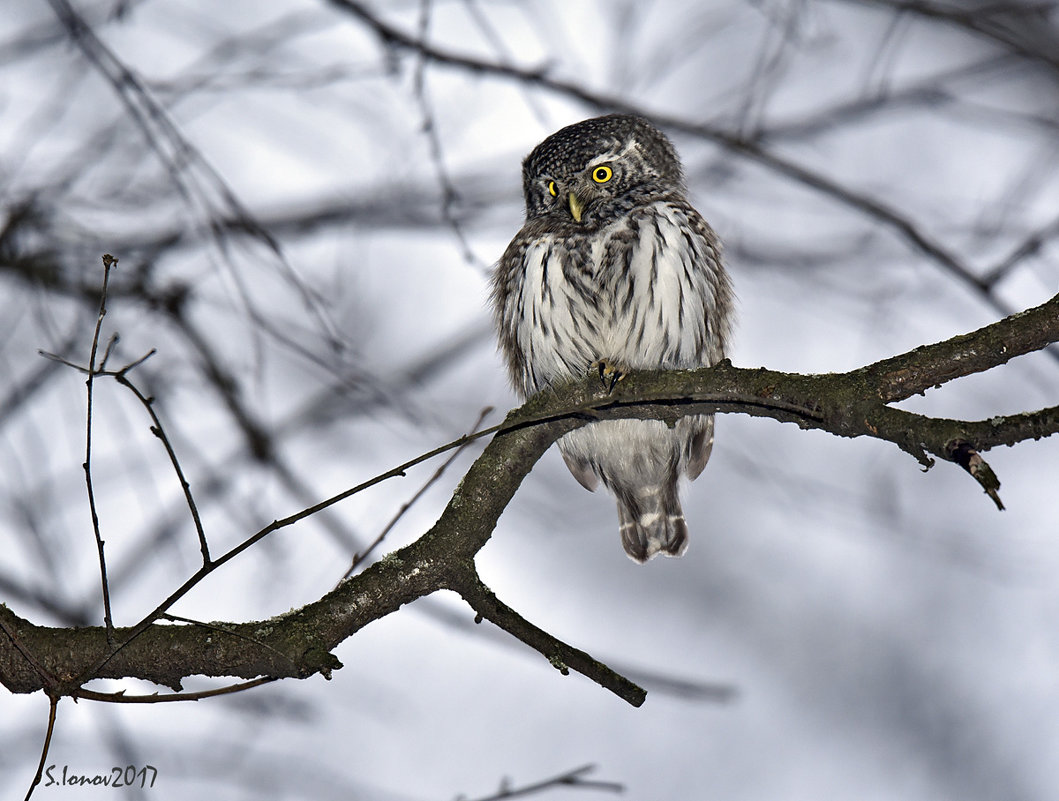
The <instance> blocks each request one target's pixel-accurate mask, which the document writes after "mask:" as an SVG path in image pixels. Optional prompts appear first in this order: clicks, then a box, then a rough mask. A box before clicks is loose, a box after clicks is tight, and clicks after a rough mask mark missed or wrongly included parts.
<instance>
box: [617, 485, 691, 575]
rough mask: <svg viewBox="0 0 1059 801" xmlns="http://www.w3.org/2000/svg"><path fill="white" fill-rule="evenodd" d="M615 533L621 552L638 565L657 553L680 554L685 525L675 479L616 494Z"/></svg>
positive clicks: (684, 543) (684, 542)
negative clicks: (619, 540) (616, 533)
mask: <svg viewBox="0 0 1059 801" xmlns="http://www.w3.org/2000/svg"><path fill="white" fill-rule="evenodd" d="M618 532H619V533H620V534H621V544H622V545H623V546H624V548H625V553H627V554H628V555H629V558H630V559H632V560H633V561H636V562H640V563H641V564H642V563H643V562H646V561H647V560H648V559H650V558H651V557H652V556H655V555H657V554H660V553H662V554H665V555H666V556H683V555H684V551H686V550H687V549H688V526H687V523H685V522H684V512H683V511H682V510H681V508H680V499H679V498H678V497H677V486H676V481H675V480H674V481H673V482H672V484H671V485H670V486H662V487H651V488H650V489H648V490H647V491H646V492H641V493H637V494H636V495H631V494H624V493H622V494H619V495H618Z"/></svg>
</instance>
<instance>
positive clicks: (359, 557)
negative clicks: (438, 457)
mask: <svg viewBox="0 0 1059 801" xmlns="http://www.w3.org/2000/svg"><path fill="white" fill-rule="evenodd" d="M492 411H493V407H492V406H486V407H485V408H484V409H482V411H481V412H480V413H479V415H478V419H477V420H475V421H474V425H472V426H471V430H470V431H469V432H468V433H469V434H474V433H475V432H476V431H477V430H478V426H480V425H481V424H482V421H483V420H485V418H486V417H487V416H488V415H489V414H490V413H491V412H492ZM471 442H472V440H469V439H468V440H465V441H464V442H462V443H461V444H460V445H459V446H457V447H456V449H455V450H453V452H452V453H451V454H450V455H449V458H448V459H446V460H445V461H444V462H442V463H441V465H440V466H439V467H438V469H437V470H435V471H434V474H433V475H432V476H431V477H430V478H429V479H427V482H426V483H425V484H424V485H423V486H422V487H420V488H419V489H418V490H417V491H416V493H415V495H413V496H412V497H411V498H409V499H408V500H407V501H405V502H404V504H402V505H401V508H400V509H398V510H397V513H396V514H395V515H394V516H393V517H392V518H390V522H388V523H387V524H386V525H385V526H384V527H383V529H382V531H380V532H379V535H378V536H377V537H376V538H375V539H374V540H372V542H371V544H370V545H369V546H368V547H367V548H365V549H364V552H363V553H358V554H354V555H353V561H352V562H350V565H349V568H348V569H347V570H346V572H345V573H344V574H343V575H342V579H341V580H342V581H344V580H346V579H347V578H349V577H350V576H352V575H353V572H354V571H355V570H356V569H357V566H358V565H360V564H361V563H362V562H363V561H364V560H365V559H367V558H368V556H369V555H370V554H371V552H372V551H373V550H375V548H377V547H378V546H379V544H380V543H381V542H382V541H383V540H384V539H385V538H386V535H387V534H389V533H390V531H391V530H392V529H393V527H394V526H396V525H397V523H398V521H399V520H400V519H401V518H402V517H404V515H405V513H406V512H407V511H408V510H409V509H411V508H412V506H414V505H415V503H416V501H418V500H419V499H420V498H422V497H423V495H425V494H426V491H427V490H429V489H430V488H431V487H432V486H434V484H436V483H437V481H438V480H439V479H440V478H441V477H442V476H443V475H444V474H445V471H446V470H447V469H448V468H449V465H451V464H452V463H453V462H454V461H456V459H457V457H458V456H459V455H460V454H461V453H463V451H464V449H465V448H466V447H467V446H468V445H470V444H471Z"/></svg>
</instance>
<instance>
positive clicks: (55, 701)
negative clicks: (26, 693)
mask: <svg viewBox="0 0 1059 801" xmlns="http://www.w3.org/2000/svg"><path fill="white" fill-rule="evenodd" d="M59 698H60V696H59V695H58V694H57V693H51V694H49V695H48V730H47V731H46V732H45V734H44V745H43V746H42V747H41V749H40V762H38V763H37V772H36V773H35V774H34V776H33V781H32V782H30V785H29V789H28V790H27V791H26V798H25V801H29V799H30V798H31V797H32V796H33V791H34V790H35V789H36V788H37V785H39V784H40V779H41V776H43V775H44V765H45V764H46V763H47V761H48V751H50V750H51V736H52V734H53V733H54V731H55V713H56V710H57V709H58V706H59Z"/></svg>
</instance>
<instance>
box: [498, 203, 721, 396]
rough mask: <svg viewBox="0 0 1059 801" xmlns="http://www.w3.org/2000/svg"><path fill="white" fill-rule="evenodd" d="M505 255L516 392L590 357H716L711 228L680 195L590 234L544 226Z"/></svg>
mask: <svg viewBox="0 0 1059 801" xmlns="http://www.w3.org/2000/svg"><path fill="white" fill-rule="evenodd" d="M505 262H509V263H507V264H506V266H507V268H508V269H509V270H510V271H511V272H509V273H508V282H509V283H508V293H507V297H506V298H505V303H504V306H503V321H502V322H503V324H504V326H505V330H507V331H510V332H511V333H512V334H513V339H514V341H513V342H512V343H511V344H512V345H513V346H514V347H515V348H516V349H517V350H518V351H519V352H520V353H521V355H522V358H523V359H524V365H523V369H522V371H521V375H520V376H519V378H520V379H521V381H520V383H521V389H522V391H523V393H524V394H525V395H530V394H533V393H534V392H536V391H538V390H540V389H541V388H542V387H544V386H547V385H549V384H552V383H555V382H557V381H561V380H566V379H569V378H571V377H574V376H580V375H582V374H584V372H585V371H586V370H587V369H588V367H589V365H591V364H592V363H593V362H594V361H596V360H598V359H608V360H611V361H614V362H616V363H618V364H621V365H623V366H624V367H627V368H630V369H635V368H681V367H695V366H701V365H705V364H712V363H714V362H715V361H717V360H718V359H720V358H721V354H722V351H723V345H724V340H725V339H726V338H727V333H728V332H727V330H726V329H723V330H711V324H715V322H714V320H713V319H712V318H714V317H718V315H716V314H715V312H716V310H717V309H718V307H720V306H723V305H724V304H726V303H727V302H728V292H729V290H728V287H727V279H726V278H725V276H724V274H723V272H721V271H720V268H719V265H720V256H719V253H718V245H717V241H716V238H715V237H714V235H713V232H712V231H711V230H710V228H709V226H707V225H706V223H705V222H704V221H703V220H702V218H701V217H700V216H699V215H698V214H697V213H696V212H695V211H694V210H693V209H691V207H690V206H687V204H685V203H683V202H658V203H654V204H651V205H649V206H644V207H641V208H639V209H635V210H634V211H633V212H631V213H630V214H629V215H627V216H625V217H622V218H621V219H620V220H618V221H616V222H614V223H612V224H611V225H609V226H607V227H605V228H602V229H598V230H596V231H594V232H592V233H587V232H586V233H583V234H582V233H575V234H572V235H570V234H554V233H543V234H541V235H539V236H537V237H536V238H534V239H533V240H532V241H531V242H529V243H528V244H526V245H525V247H524V249H523V250H522V252H521V255H520V256H519V255H518V254H513V253H508V254H505ZM512 273H514V274H512ZM704 299H705V300H704ZM718 319H726V317H725V316H720V317H718Z"/></svg>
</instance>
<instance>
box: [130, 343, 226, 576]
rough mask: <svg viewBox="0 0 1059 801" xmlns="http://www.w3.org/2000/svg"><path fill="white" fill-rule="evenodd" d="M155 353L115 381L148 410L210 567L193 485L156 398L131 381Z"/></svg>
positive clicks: (201, 549) (203, 556)
mask: <svg viewBox="0 0 1059 801" xmlns="http://www.w3.org/2000/svg"><path fill="white" fill-rule="evenodd" d="M154 352H155V351H154V349H153V348H152V349H151V351H150V352H149V353H148V354H147V355H146V356H144V357H142V358H141V359H138V360H137V361H135V362H133V363H132V364H129V365H127V366H125V367H123V368H122V369H120V370H118V371H117V372H116V373H114V379H115V380H116V381H117V382H118V383H119V384H121V385H122V386H123V387H128V389H129V390H130V391H131V392H132V394H133V395H135V396H136V399H137V400H138V401H139V402H140V404H141V405H142V406H143V408H144V409H146V410H147V414H149V415H150V416H151V423H152V425H151V433H152V434H154V435H155V436H156V437H158V439H159V440H160V441H161V443H162V446H163V447H164V448H165V452H166V454H168V456H169V463H170V464H171V465H173V472H174V473H176V476H177V480H178V481H179V482H180V488H181V489H182V490H183V492H184V499H185V500H186V501H187V504H188V509H189V510H190V511H191V519H192V521H193V522H194V524H195V533H196V534H197V535H198V538H199V550H200V551H201V552H202V564H203V565H209V563H210V547H209V544H208V543H207V542H206V532H205V530H204V529H203V527H202V518H201V517H200V516H199V510H198V507H197V506H196V505H195V497H194V495H192V494H191V484H189V483H188V480H187V478H185V477H184V470H183V468H182V467H181V466H180V459H179V458H178V457H177V455H176V451H175V450H174V449H173V443H172V442H170V440H169V436H168V435H167V434H166V433H165V428H164V427H163V426H162V420H161V418H159V416H158V413H157V412H156V411H155V410H154V398H149V397H147V396H146V395H144V394H143V393H142V392H141V391H140V389H139V387H137V386H136V385H135V384H133V383H132V381H130V380H129V375H128V374H129V371H130V370H132V369H133V368H135V367H136V366H138V365H140V364H142V363H143V362H144V360H146V359H147V358H148V357H149V356H151V355H152V354H153V353H154Z"/></svg>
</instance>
